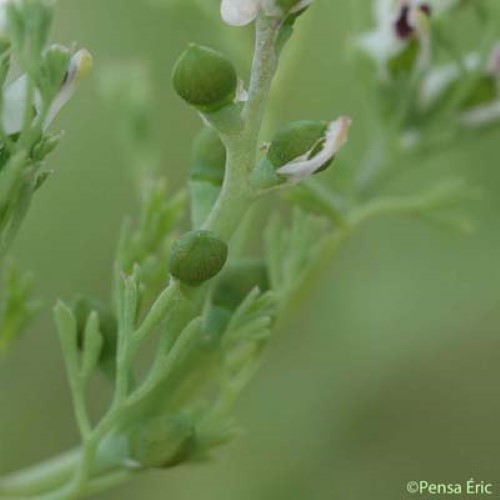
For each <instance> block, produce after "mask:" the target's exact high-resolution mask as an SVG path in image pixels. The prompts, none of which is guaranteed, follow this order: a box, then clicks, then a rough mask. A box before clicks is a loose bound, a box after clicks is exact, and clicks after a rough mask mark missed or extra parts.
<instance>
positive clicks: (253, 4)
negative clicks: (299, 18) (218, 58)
mask: <svg viewBox="0 0 500 500" xmlns="http://www.w3.org/2000/svg"><path fill="white" fill-rule="evenodd" d="M313 1H314V0H297V2H296V3H295V5H294V6H293V7H292V8H291V9H290V11H289V13H291V14H293V13H295V12H299V11H301V10H302V9H305V8H306V7H308V6H309V5H310V4H311V3H312V2H313ZM261 11H262V12H265V13H266V15H268V16H278V17H279V16H282V15H283V14H284V12H283V9H282V8H281V7H280V6H279V5H278V2H277V0H222V5H221V14H222V19H224V21H225V22H226V23H227V24H230V25H231V26H245V25H246V24H250V23H251V22H253V21H254V20H255V19H256V17H257V16H258V15H259V12H261Z"/></svg>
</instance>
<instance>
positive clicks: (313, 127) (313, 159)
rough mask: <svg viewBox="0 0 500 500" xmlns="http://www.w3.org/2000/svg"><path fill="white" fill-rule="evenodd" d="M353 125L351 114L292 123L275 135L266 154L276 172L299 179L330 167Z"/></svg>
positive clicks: (292, 178) (295, 179)
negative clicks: (325, 119)
mask: <svg viewBox="0 0 500 500" xmlns="http://www.w3.org/2000/svg"><path fill="white" fill-rule="evenodd" d="M350 126H351V119H350V118H348V117H342V118H339V119H338V120H337V121H334V122H331V123H328V122H319V121H298V122H293V123H290V124H289V125H286V126H285V127H284V128H282V129H281V130H280V131H279V132H278V133H277V134H276V135H275V137H274V139H273V141H272V143H271V146H270V148H269V151H268V154H267V157H268V159H269V161H270V162H271V164H272V165H273V167H274V168H275V170H276V173H277V174H279V175H281V176H284V177H287V178H289V179H291V180H294V181H300V180H301V179H302V178H305V177H308V176H310V175H313V174H315V173H318V172H321V171H323V170H325V169H326V168H328V166H329V165H330V164H331V163H332V161H333V160H334V158H335V155H336V154H337V152H338V151H339V149H340V148H341V147H342V146H343V145H344V144H345V142H346V141H347V136H348V131H349V128H350Z"/></svg>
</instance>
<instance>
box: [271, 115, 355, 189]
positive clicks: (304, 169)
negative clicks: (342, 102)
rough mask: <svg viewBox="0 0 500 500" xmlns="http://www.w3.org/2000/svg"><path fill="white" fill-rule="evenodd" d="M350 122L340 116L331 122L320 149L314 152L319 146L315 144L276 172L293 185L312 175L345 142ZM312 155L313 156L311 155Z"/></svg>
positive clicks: (348, 119) (332, 156) (345, 117)
mask: <svg viewBox="0 0 500 500" xmlns="http://www.w3.org/2000/svg"><path fill="white" fill-rule="evenodd" d="M351 125H352V120H351V118H349V117H347V116H342V117H341V118H339V119H338V120H336V121H333V122H331V123H330V124H329V125H328V128H327V130H326V133H325V137H324V139H323V140H322V143H321V149H320V150H319V151H317V152H316V149H317V148H318V145H319V144H315V145H314V147H312V148H311V150H310V151H308V152H307V153H306V154H304V155H301V156H299V157H298V158H294V159H293V160H292V161H290V162H288V163H286V164H285V165H283V166H281V167H280V168H278V169H277V170H276V172H277V173H278V174H280V175H283V176H285V177H288V178H289V180H290V181H291V182H293V183H296V182H300V181H301V180H302V179H304V178H306V177H309V176H311V175H313V174H314V173H315V172H317V171H318V170H320V169H321V168H322V167H323V166H324V165H325V164H327V163H328V162H329V161H330V160H332V159H333V158H334V157H335V155H336V154H337V153H338V152H339V150H340V149H341V147H342V146H343V145H344V144H345V143H346V142H347V139H348V134H349V129H350V128H351ZM313 153H314V154H313Z"/></svg>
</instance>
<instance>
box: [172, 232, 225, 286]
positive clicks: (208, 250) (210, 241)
mask: <svg viewBox="0 0 500 500" xmlns="http://www.w3.org/2000/svg"><path fill="white" fill-rule="evenodd" d="M227 253H228V249H227V245H226V243H224V241H222V240H221V239H219V238H218V237H217V236H216V235H215V234H214V233H212V232H211V231H203V230H200V231H190V232H189V233H186V234H185V235H184V236H182V237H181V238H180V239H179V240H177V241H176V242H175V243H174V244H173V246H172V249H171V251H170V260H169V269H170V274H171V275H172V276H173V277H174V278H177V279H178V280H180V281H182V282H183V283H186V284H188V285H193V286H196V285H199V284H201V283H203V282H204V281H207V280H209V279H210V278H213V277H214V276H216V275H217V274H218V273H219V272H220V271H221V270H222V268H223V267H224V264H225V263H226V260H227Z"/></svg>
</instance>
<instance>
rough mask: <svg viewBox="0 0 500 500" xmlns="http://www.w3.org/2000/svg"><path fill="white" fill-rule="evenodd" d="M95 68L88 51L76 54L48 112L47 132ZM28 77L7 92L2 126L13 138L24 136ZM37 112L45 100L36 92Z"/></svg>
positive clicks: (46, 118) (46, 120) (23, 77)
mask: <svg viewBox="0 0 500 500" xmlns="http://www.w3.org/2000/svg"><path fill="white" fill-rule="evenodd" d="M91 68H92V56H91V54H90V53H89V52H88V51H87V50H86V49H81V50H79V51H78V52H76V53H75V54H74V55H73V57H72V58H71V59H70V62H69V65H68V69H67V71H66V74H65V76H64V80H63V81H62V82H61V87H60V90H59V92H58V93H57V95H56V96H55V98H54V100H53V101H52V103H51V104H50V107H49V109H48V111H47V115H46V117H45V121H44V123H43V128H44V129H46V128H47V127H48V126H49V125H50V124H51V123H52V121H53V120H54V118H55V117H56V115H57V114H58V113H59V111H61V109H62V108H63V107H64V105H65V104H66V103H67V102H68V101H69V100H70V99H71V97H72V96H73V94H74V92H75V90H76V88H77V87H78V84H79V83H80V81H81V80H82V78H84V77H85V76H86V75H88V73H89V72H90V70H91ZM28 93H29V92H28V77H27V76H26V75H23V76H21V77H20V78H18V79H17V80H16V81H15V82H13V83H12V84H11V85H9V86H8V87H7V88H6V90H5V92H4V103H3V110H2V126H3V129H4V132H5V133H6V134H8V135H13V134H17V133H19V132H21V130H22V129H23V126H24V121H25V118H26V106H27V101H28ZM33 100H34V102H33V104H34V112H35V113H39V112H41V110H42V107H43V106H44V103H43V100H42V97H41V95H40V93H39V92H38V90H36V89H35V92H34V96H33Z"/></svg>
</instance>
